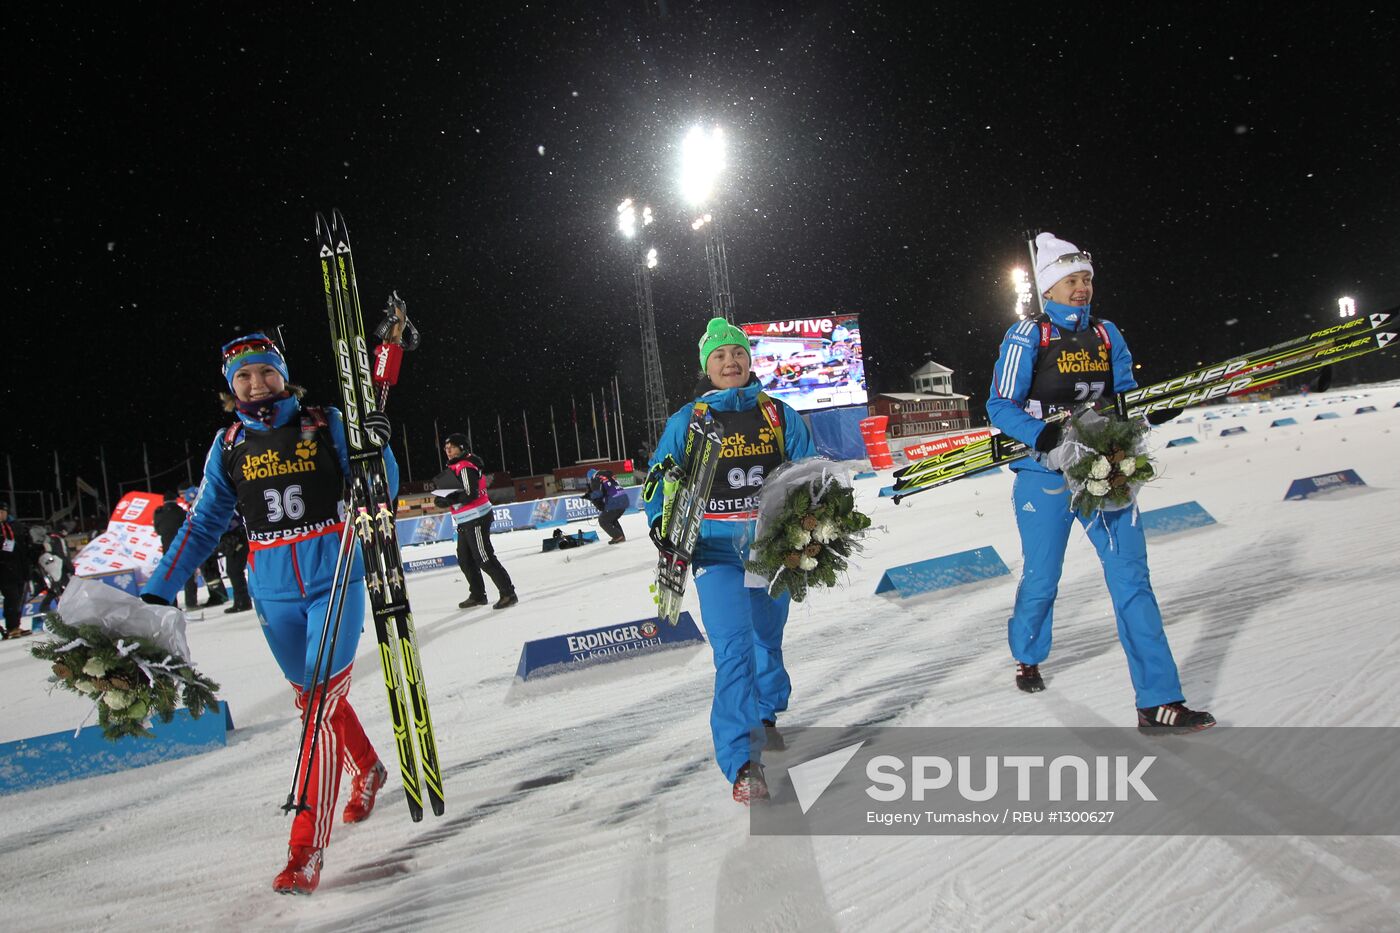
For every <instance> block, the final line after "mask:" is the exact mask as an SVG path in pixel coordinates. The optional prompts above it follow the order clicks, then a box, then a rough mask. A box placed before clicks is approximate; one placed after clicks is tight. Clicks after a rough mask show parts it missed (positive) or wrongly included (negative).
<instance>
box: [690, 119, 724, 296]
mask: <svg viewBox="0 0 1400 933" xmlns="http://www.w3.org/2000/svg"><path fill="white" fill-rule="evenodd" d="M724 169H725V162H724V133H723V132H722V131H721V130H720V129H719V127H715V128H714V129H713V130H711V131H710V132H709V133H706V132H705V131H704V130H702V129H700V127H698V126H697V127H695V128H694V129H692V130H691V131H690V132H689V133H687V134H686V137H685V142H684V143H683V144H682V145H681V195H682V197H684V198H685V200H686V203H688V204H690V205H691V206H693V207H695V208H697V209H698V208H703V207H705V205H706V204H708V203H710V201H711V198H712V197H713V195H714V192H715V185H716V184H717V183H718V181H719V175H720V172H722V171H724ZM690 229H692V230H703V231H704V232H705V234H706V237H705V259H706V261H707V262H708V264H709V267H710V310H711V312H712V313H713V315H714V316H715V317H722V318H724V319H725V320H726V321H729V322H730V323H733V321H734V293H733V292H731V291H730V290H729V256H728V254H727V253H726V252H725V248H724V223H723V221H721V220H720V215H719V208H718V207H715V206H713V205H711V206H710V208H709V210H707V211H705V212H704V213H703V214H701V215H700V216H699V217H697V218H696V219H695V220H694V222H692V223H691V225H690Z"/></svg>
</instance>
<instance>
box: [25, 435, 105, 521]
mask: <svg viewBox="0 0 1400 933" xmlns="http://www.w3.org/2000/svg"><path fill="white" fill-rule="evenodd" d="M97 453H98V454H99V455H100V456H101V458H102V494H103V495H104V496H106V497H107V501H106V502H104V503H103V505H105V506H107V511H109V512H110V511H111V510H112V509H114V508H115V507H116V506H115V505H114V504H113V502H112V485H111V484H110V483H108V482H107V448H106V447H103V446H101V445H99V446H98V448H97ZM14 484H15V483H14V480H13V479H11V480H10V485H11V486H14Z"/></svg>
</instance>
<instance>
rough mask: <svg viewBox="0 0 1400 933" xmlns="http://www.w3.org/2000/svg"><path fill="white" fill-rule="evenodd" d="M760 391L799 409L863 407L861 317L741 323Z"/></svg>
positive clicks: (832, 316) (863, 360) (830, 316)
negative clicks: (746, 337) (747, 337)
mask: <svg viewBox="0 0 1400 933" xmlns="http://www.w3.org/2000/svg"><path fill="white" fill-rule="evenodd" d="M739 327H740V328H741V329H742V330H743V331H744V333H746V334H748V336H749V347H750V353H751V355H752V356H753V372H754V375H755V376H757V377H758V380H759V381H760V382H761V383H763V388H764V390H765V391H766V392H767V393H768V394H769V395H771V396H773V397H774V398H780V399H782V400H783V401H785V402H787V403H788V404H789V405H791V406H792V407H793V408H795V409H797V410H798V411H814V410H816V409H819V408H838V407H841V406H843V405H864V404H866V402H867V400H868V399H867V394H866V390H865V358H864V356H863V355H862V353H861V344H860V315H858V314H833V315H829V316H827V317H814V318H794V319H791V320H786V321H759V322H757V323H754V324H740V325H739Z"/></svg>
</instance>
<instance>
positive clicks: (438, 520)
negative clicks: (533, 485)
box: [397, 486, 642, 547]
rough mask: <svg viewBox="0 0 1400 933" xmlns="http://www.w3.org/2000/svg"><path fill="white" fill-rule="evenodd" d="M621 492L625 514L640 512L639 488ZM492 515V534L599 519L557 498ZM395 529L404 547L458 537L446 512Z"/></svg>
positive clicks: (575, 500)
mask: <svg viewBox="0 0 1400 933" xmlns="http://www.w3.org/2000/svg"><path fill="white" fill-rule="evenodd" d="M623 492H625V493H627V502H628V506H627V511H628V512H636V511H639V510H640V509H641V507H642V487H640V486H630V487H627V488H625V489H623ZM492 513H493V517H492V520H491V533H492V534H500V533H502V532H506V531H519V530H521V529H524V528H552V527H555V526H558V525H569V524H573V523H574V522H587V521H592V520H593V519H595V518H597V517H598V510H597V509H595V508H594V507H593V503H591V502H589V501H588V500H587V499H585V498H584V497H583V496H556V497H554V498H553V499H534V500H531V501H529V502H507V503H504V504H502V505H498V506H496V507H495V508H494V509H493V510H492ZM397 527H398V533H399V543H400V544H401V545H402V546H405V547H407V546H408V545H412V544H433V543H435V542H438V541H451V540H452V539H453V538H454V537H455V536H456V534H457V532H456V529H455V528H454V527H453V525H452V516H451V515H449V514H448V513H446V512H442V513H440V514H437V515H420V516H416V517H414V518H401V519H399V520H398V523H397Z"/></svg>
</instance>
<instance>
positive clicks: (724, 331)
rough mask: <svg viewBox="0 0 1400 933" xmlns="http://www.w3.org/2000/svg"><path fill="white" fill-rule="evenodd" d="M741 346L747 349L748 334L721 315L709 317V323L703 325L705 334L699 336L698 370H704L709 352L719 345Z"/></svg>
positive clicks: (716, 348)
mask: <svg viewBox="0 0 1400 933" xmlns="http://www.w3.org/2000/svg"><path fill="white" fill-rule="evenodd" d="M730 345H733V346H738V347H743V348H744V349H745V350H748V349H749V335H748V334H746V333H744V332H743V331H742V330H740V329H739V328H737V327H735V326H734V325H733V324H731V323H729V322H728V321H726V320H725V319H724V318H722V317H712V318H710V323H709V324H707V325H705V336H703V337H701V338H700V370H701V372H704V370H705V363H706V362H707V361H708V360H709V359H710V354H711V353H713V352H715V351H716V350H718V349H719V348H720V347H727V346H730Z"/></svg>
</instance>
